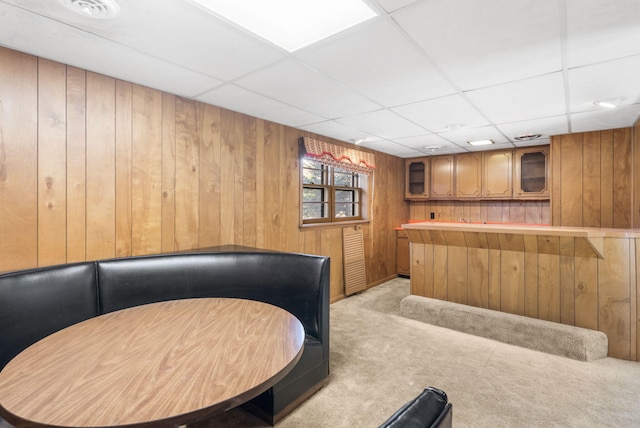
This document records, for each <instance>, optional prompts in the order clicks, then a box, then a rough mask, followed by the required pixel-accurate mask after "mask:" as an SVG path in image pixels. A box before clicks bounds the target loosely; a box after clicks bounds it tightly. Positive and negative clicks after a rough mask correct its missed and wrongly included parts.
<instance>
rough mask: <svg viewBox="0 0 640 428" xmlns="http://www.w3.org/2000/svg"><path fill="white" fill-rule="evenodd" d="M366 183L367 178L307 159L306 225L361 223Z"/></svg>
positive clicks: (304, 186)
mask: <svg viewBox="0 0 640 428" xmlns="http://www.w3.org/2000/svg"><path fill="white" fill-rule="evenodd" d="M366 181H367V176H366V175H361V174H359V173H357V172H352V171H349V170H347V169H342V168H339V167H336V166H330V165H325V164H323V163H321V162H318V161H316V160H313V159H308V158H303V159H302V222H303V223H305V224H307V223H327V222H340V221H349V220H361V219H362V218H363V215H362V213H363V204H362V201H363V197H364V190H365V188H366Z"/></svg>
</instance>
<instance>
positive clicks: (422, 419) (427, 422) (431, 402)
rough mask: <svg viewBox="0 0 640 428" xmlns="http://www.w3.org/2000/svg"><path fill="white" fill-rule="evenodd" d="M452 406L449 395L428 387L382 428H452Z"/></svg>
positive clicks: (392, 416)
mask: <svg viewBox="0 0 640 428" xmlns="http://www.w3.org/2000/svg"><path fill="white" fill-rule="evenodd" d="M451 418H452V405H451V403H449V402H448V399H447V394H446V393H445V392H444V391H441V390H439V389H437V388H433V387H428V388H425V390H424V391H422V392H421V393H420V395H418V396H417V397H416V398H414V399H413V400H411V401H409V402H408V403H407V404H405V405H404V406H402V407H401V408H400V409H398V410H397V411H396V412H395V413H394V414H393V415H391V417H389V419H387V420H386V421H385V422H384V423H383V424H382V425H380V428H451Z"/></svg>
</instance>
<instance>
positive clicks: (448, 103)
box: [391, 94, 489, 132]
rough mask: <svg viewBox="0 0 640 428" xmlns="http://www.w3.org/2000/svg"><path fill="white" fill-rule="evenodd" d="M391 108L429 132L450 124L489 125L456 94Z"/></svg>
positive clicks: (472, 126) (442, 128)
mask: <svg viewBox="0 0 640 428" xmlns="http://www.w3.org/2000/svg"><path fill="white" fill-rule="evenodd" d="M391 110H392V111H394V112H396V113H398V114H399V115H400V116H402V117H405V118H407V119H409V120H411V121H413V122H415V123H417V124H419V125H421V126H423V127H424V128H426V129H428V130H429V131H431V132H442V131H446V130H447V129H448V128H447V127H449V126H451V125H461V126H464V127H468V128H476V127H479V126H484V125H489V122H488V121H487V119H485V118H484V117H483V116H482V115H481V114H480V113H479V112H478V110H476V109H475V108H474V107H473V106H472V105H471V104H469V103H468V102H467V101H466V100H465V99H464V97H463V96H461V95H458V94H456V95H451V96H447V97H442V98H437V99H434V100H429V101H423V102H418V103H414V104H408V105H404V106H400V107H394V108H392V109H391Z"/></svg>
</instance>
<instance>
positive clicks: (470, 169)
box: [455, 153, 482, 199]
mask: <svg viewBox="0 0 640 428" xmlns="http://www.w3.org/2000/svg"><path fill="white" fill-rule="evenodd" d="M455 169H456V198H460V199H465V198H480V196H481V192H482V153H465V154H463V155H456V168H455Z"/></svg>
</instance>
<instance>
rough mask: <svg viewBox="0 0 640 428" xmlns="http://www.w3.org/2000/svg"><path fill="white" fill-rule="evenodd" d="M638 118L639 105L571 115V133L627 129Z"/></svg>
mask: <svg viewBox="0 0 640 428" xmlns="http://www.w3.org/2000/svg"><path fill="white" fill-rule="evenodd" d="M638 118H640V104H635V105H631V106H623V107H618V108H615V109H611V110H609V109H603V110H599V111H589V112H584V113H575V114H572V115H571V132H588V131H599V130H603V129H615V128H628V127H630V126H632V125H633V124H634V123H635V122H636V121H637V120H638Z"/></svg>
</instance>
